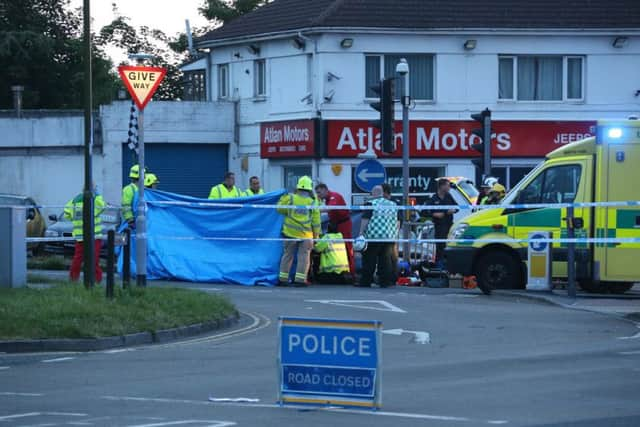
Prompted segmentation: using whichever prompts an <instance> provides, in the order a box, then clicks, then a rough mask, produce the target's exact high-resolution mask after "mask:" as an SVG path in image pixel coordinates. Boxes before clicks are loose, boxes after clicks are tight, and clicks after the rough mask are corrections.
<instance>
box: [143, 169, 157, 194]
mask: <svg viewBox="0 0 640 427" xmlns="http://www.w3.org/2000/svg"><path fill="white" fill-rule="evenodd" d="M158 184H160V180H159V179H158V177H157V176H156V174H153V173H148V174H145V175H144V187H145V188H150V189H152V190H155V189H156V188H158Z"/></svg>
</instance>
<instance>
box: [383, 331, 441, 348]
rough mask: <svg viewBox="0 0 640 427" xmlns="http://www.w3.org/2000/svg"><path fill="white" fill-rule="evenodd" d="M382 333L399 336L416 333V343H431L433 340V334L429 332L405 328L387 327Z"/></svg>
mask: <svg viewBox="0 0 640 427" xmlns="http://www.w3.org/2000/svg"><path fill="white" fill-rule="evenodd" d="M382 333H383V334H387V335H397V336H400V335H402V334H413V335H414V339H413V341H414V342H415V343H416V344H429V343H430V342H431V335H430V334H429V332H423V331H407V330H404V329H386V330H384V331H382Z"/></svg>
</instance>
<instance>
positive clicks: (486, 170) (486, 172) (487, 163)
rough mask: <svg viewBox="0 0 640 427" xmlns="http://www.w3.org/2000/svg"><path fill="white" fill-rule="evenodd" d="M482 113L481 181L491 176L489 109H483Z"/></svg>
mask: <svg viewBox="0 0 640 427" xmlns="http://www.w3.org/2000/svg"><path fill="white" fill-rule="evenodd" d="M485 111H486V112H485V115H484V126H483V130H484V151H483V153H482V155H483V156H484V171H483V174H484V176H483V177H482V181H483V182H484V180H485V179H486V178H488V177H490V176H491V111H489V109H487V110H485Z"/></svg>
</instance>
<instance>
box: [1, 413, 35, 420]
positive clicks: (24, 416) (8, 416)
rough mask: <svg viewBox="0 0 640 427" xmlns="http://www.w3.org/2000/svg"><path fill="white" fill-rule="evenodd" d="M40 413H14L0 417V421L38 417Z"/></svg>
mask: <svg viewBox="0 0 640 427" xmlns="http://www.w3.org/2000/svg"><path fill="white" fill-rule="evenodd" d="M38 415H40V412H27V413H25V414H13V415H5V416H2V417H0V421H5V420H15V419H16V418H26V417H36V416H38Z"/></svg>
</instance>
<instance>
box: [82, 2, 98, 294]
mask: <svg viewBox="0 0 640 427" xmlns="http://www.w3.org/2000/svg"><path fill="white" fill-rule="evenodd" d="M82 15H83V25H84V28H83V32H84V34H83V36H84V40H83V42H84V191H83V193H82V246H83V251H84V267H83V273H84V278H83V281H84V287H85V288H87V289H89V288H91V287H93V285H94V283H95V262H94V260H95V257H96V256H97V254H96V253H95V249H94V248H95V245H94V242H95V236H94V217H93V179H92V176H91V175H92V173H91V168H92V164H91V155H92V150H93V123H92V120H93V117H92V108H93V94H92V87H91V80H92V76H91V11H90V8H89V0H84V3H83V8H82Z"/></svg>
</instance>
